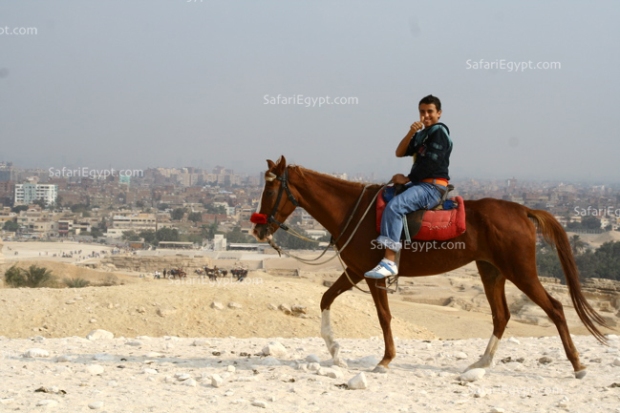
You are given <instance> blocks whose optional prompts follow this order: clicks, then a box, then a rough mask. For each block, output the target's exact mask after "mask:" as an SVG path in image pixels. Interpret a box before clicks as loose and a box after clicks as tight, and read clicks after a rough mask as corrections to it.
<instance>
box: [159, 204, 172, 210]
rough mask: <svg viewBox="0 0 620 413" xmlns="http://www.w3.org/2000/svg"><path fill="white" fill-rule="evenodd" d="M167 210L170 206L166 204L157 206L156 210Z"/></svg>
mask: <svg viewBox="0 0 620 413" xmlns="http://www.w3.org/2000/svg"><path fill="white" fill-rule="evenodd" d="M168 208H170V205H168V204H157V209H159V210H160V211H165V210H167V209H168Z"/></svg>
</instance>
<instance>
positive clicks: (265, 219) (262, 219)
mask: <svg viewBox="0 0 620 413" xmlns="http://www.w3.org/2000/svg"><path fill="white" fill-rule="evenodd" d="M276 179H277V180H278V181H280V182H281V183H280V189H279V190H278V196H277V197H276V203H275V204H273V209H272V210H271V213H270V214H269V216H266V215H265V214H259V213H257V212H255V213H253V214H252V217H251V218H250V222H252V223H253V224H271V223H274V224H276V225H277V226H278V227H280V228H282V229H283V230H284V231H288V226H287V225H286V224H284V223H283V222H280V221H278V220H277V219H276V213H277V212H278V205H279V204H280V200H281V199H282V193H283V192H284V191H286V196H287V197H288V199H289V201H291V203H292V204H293V205H295V206H296V207H298V206H299V202H297V200H296V199H295V197H294V196H293V193H292V192H291V189H290V188H289V187H288V168H284V172H283V173H282V176H278V177H276Z"/></svg>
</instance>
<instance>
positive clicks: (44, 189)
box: [15, 184, 58, 205]
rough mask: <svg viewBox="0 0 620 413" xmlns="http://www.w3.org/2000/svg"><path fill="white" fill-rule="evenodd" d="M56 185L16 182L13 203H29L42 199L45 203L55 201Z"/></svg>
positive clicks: (49, 203) (50, 203) (56, 194)
mask: <svg viewBox="0 0 620 413" xmlns="http://www.w3.org/2000/svg"><path fill="white" fill-rule="evenodd" d="M57 197H58V185H50V184H16V185H15V205H29V204H31V203H33V202H34V201H37V200H43V201H44V202H45V205H52V204H54V203H56V198H57Z"/></svg>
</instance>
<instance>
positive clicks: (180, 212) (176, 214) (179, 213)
mask: <svg viewBox="0 0 620 413" xmlns="http://www.w3.org/2000/svg"><path fill="white" fill-rule="evenodd" d="M184 215H185V208H176V209H174V210H173V211H172V213H170V217H171V218H172V219H173V220H175V221H179V220H181V219H183V216H184Z"/></svg>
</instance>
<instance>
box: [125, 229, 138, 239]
mask: <svg viewBox="0 0 620 413" xmlns="http://www.w3.org/2000/svg"><path fill="white" fill-rule="evenodd" d="M123 239H124V240H126V241H140V239H141V238H140V236H139V235H138V234H137V233H136V231H123Z"/></svg>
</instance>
